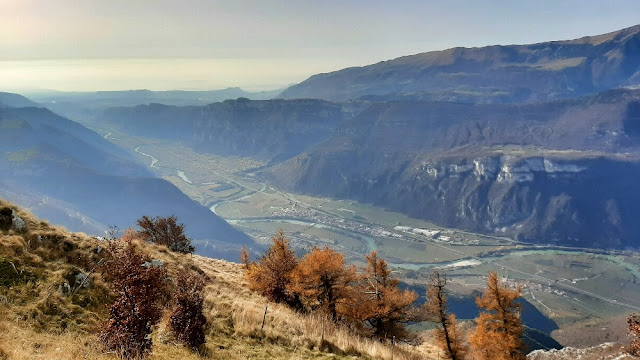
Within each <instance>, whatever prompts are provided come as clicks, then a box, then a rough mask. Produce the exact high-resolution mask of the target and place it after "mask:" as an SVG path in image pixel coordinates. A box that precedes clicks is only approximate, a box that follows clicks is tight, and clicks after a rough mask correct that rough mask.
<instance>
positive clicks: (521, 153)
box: [70, 26, 640, 248]
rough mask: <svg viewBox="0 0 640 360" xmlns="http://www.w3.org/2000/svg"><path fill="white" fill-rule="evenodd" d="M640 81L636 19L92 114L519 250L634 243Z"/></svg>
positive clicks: (273, 178) (281, 183)
mask: <svg viewBox="0 0 640 360" xmlns="http://www.w3.org/2000/svg"><path fill="white" fill-rule="evenodd" d="M639 84H640V26H635V27H632V28H628V29H624V30H620V31H616V32H613V33H609V34H605V35H600V36H592V37H585V38H582V39H578V40H571V41H556V42H548V43H541V44H535V45H522V46H515V45H514V46H491V47H485V48H476V49H451V50H446V51H441V52H430V53H424V54H418V55H413V56H408V57H403V58H399V59H396V60H391V61H387V62H382V63H379V64H375V65H370V66H366V67H362V68H349V69H344V70H341V71H337V72H333V73H329V74H320V75H316V76H313V77H311V78H310V79H309V80H307V81H305V82H303V83H301V84H298V85H295V86H292V87H290V88H289V89H287V90H285V91H284V92H283V93H282V94H281V96H282V97H285V98H288V100H261V101H254V100H249V99H246V98H242V99H237V100H227V101H224V102H221V103H214V104H209V105H206V106H183V107H181V106H170V105H159V104H148V105H138V106H133V107H123V106H119V107H117V108H110V109H106V110H101V111H94V112H93V113H92V116H93V118H92V120H91V121H92V122H97V123H99V122H102V121H105V122H109V123H111V124H112V125H116V126H118V127H119V128H120V129H121V130H123V131H126V132H129V133H132V134H136V135H144V136H151V137H159V138H164V139H170V140H175V141H178V142H180V143H182V144H184V145H186V146H190V147H192V148H194V149H196V150H197V151H201V152H210V153H215V154H220V155H240V156H248V157H254V158H257V159H261V160H268V162H269V165H268V166H266V167H264V168H262V169H260V172H259V175H260V176H262V177H263V178H265V179H267V180H269V181H270V182H271V183H272V184H275V185H276V186H278V187H280V188H283V189H287V190H290V191H294V192H301V193H310V194H320V195H324V196H331V197H336V198H349V199H357V200H359V201H364V202H371V203H374V204H376V205H379V206H382V207H386V208H390V209H394V210H397V211H401V212H404V213H406V214H409V215H411V216H414V217H419V218H423V219H427V220H431V221H434V222H436V223H438V224H441V225H446V226H451V227H457V228H461V229H468V230H473V231H478V232H483V233H488V234H495V235H499V236H509V237H512V238H516V239H520V240H525V241H529V242H536V243H545V244H548V243H552V244H558V245H569V246H581V247H582V246H584V247H601V248H627V247H631V248H638V247H639V246H640V225H639V223H638V222H637V221H635V220H636V219H635V218H636V215H637V214H638V213H640V192H639V191H638V190H637V184H636V182H637V179H639V178H640V89H638V90H634V89H635V88H636V87H638V85H639ZM298 98H313V99H298ZM329 100H331V101H329ZM434 100H438V101H434ZM120 105H122V104H121V103H120ZM70 109H71V110H72V111H75V110H73V107H70Z"/></svg>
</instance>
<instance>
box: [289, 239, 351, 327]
mask: <svg viewBox="0 0 640 360" xmlns="http://www.w3.org/2000/svg"><path fill="white" fill-rule="evenodd" d="M355 277H356V270H355V267H347V266H346V264H345V260H344V257H343V256H342V254H340V253H338V252H336V251H334V250H331V249H329V247H325V248H324V249H319V248H317V247H315V246H314V247H313V250H312V251H311V252H310V253H308V254H307V255H305V256H304V258H302V260H301V261H300V263H299V264H298V266H297V267H296V268H295V269H294V271H293V272H292V273H291V280H292V281H291V285H290V290H291V292H293V293H296V294H298V295H299V296H300V299H301V301H302V303H303V305H304V306H305V307H306V308H307V309H309V310H315V309H318V308H320V309H323V310H324V311H326V312H327V313H328V314H330V315H331V318H332V319H333V321H336V320H337V319H338V310H337V309H338V308H339V307H340V306H341V305H343V304H344V302H345V300H346V299H347V298H348V296H349V294H350V290H351V287H352V285H353V282H354V280H355Z"/></svg>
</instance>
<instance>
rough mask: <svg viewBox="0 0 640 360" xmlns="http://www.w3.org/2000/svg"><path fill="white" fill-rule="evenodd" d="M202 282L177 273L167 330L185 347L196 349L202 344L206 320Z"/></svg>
mask: <svg viewBox="0 0 640 360" xmlns="http://www.w3.org/2000/svg"><path fill="white" fill-rule="evenodd" d="M203 289H204V280H203V279H202V277H201V276H199V275H196V274H192V273H189V272H187V271H186V270H185V271H183V272H181V273H179V274H178V277H177V282H176V291H175V293H174V295H173V296H174V298H175V306H174V309H173V311H172V312H171V317H170V320H169V328H170V329H171V331H172V332H173V333H174V334H175V336H176V338H177V339H178V340H179V341H180V342H182V343H183V344H185V345H186V346H188V347H190V348H193V349H196V348H198V347H199V346H200V345H202V344H204V342H205V339H204V331H205V327H206V325H207V319H206V318H205V316H204V314H203V313H202V311H203V307H204V294H203V292H202V291H203Z"/></svg>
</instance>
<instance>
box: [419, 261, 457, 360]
mask: <svg viewBox="0 0 640 360" xmlns="http://www.w3.org/2000/svg"><path fill="white" fill-rule="evenodd" d="M446 285H447V278H446V276H443V275H440V272H439V271H438V270H437V269H436V270H434V271H433V273H432V274H431V277H430V278H429V283H428V287H427V294H426V295H427V302H426V304H425V312H426V318H427V319H428V320H429V321H432V322H435V323H436V324H437V327H436V329H435V340H436V343H437V344H438V346H439V347H440V348H441V349H442V350H443V351H444V353H445V355H446V358H447V359H451V360H462V359H465V358H466V353H467V348H466V346H465V344H464V341H463V337H462V334H461V333H460V332H461V331H460V329H459V328H458V324H457V321H456V316H455V315H454V314H449V313H448V312H447V297H446V294H445V286H446Z"/></svg>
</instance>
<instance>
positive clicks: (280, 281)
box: [246, 229, 298, 305]
mask: <svg viewBox="0 0 640 360" xmlns="http://www.w3.org/2000/svg"><path fill="white" fill-rule="evenodd" d="M271 240H272V241H273V245H271V247H270V248H269V249H267V251H266V252H265V254H264V255H263V256H262V257H261V258H260V259H259V260H258V261H257V262H256V263H252V264H250V265H249V269H247V272H246V278H247V280H248V282H249V288H250V289H252V290H254V291H258V292H259V293H261V294H262V295H263V296H265V297H267V298H268V299H269V300H271V301H275V302H279V303H286V304H289V305H297V299H296V297H295V295H294V294H292V293H291V292H290V291H289V290H288V288H289V287H290V286H291V284H290V283H291V272H292V271H293V269H295V267H296V265H297V264H298V259H297V257H296V254H295V253H294V251H293V250H292V249H291V248H290V247H289V240H288V239H287V238H286V237H285V236H284V233H283V232H282V229H280V231H279V232H278V234H277V235H276V236H274V237H273V238H272V239H271Z"/></svg>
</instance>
